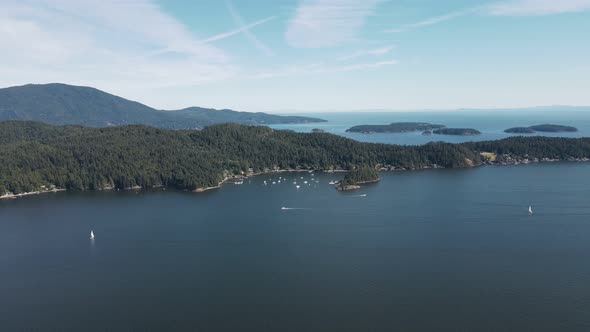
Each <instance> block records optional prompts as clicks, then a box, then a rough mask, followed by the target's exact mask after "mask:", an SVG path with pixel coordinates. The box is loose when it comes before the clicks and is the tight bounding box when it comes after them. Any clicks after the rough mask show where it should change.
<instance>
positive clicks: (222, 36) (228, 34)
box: [201, 16, 276, 43]
mask: <svg viewBox="0 0 590 332" xmlns="http://www.w3.org/2000/svg"><path fill="white" fill-rule="evenodd" d="M275 18H276V16H270V17H267V18H265V19H262V20H259V21H256V22H253V23H250V24H247V25H243V26H241V27H239V28H237V29H235V30H232V31H228V32H224V33H220V34H218V35H215V36H211V37H209V38H207V39H203V40H201V42H203V43H211V42H214V41H218V40H222V39H225V38H228V37H231V36H234V35H237V34H238V33H242V32H246V31H248V30H250V29H252V28H254V27H255V26H258V25H261V24H264V23H266V22H268V21H271V20H274V19H275Z"/></svg>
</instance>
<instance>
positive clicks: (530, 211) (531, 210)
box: [529, 205, 533, 214]
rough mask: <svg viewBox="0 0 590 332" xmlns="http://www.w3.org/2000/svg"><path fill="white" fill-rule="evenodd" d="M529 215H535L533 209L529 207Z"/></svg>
mask: <svg viewBox="0 0 590 332" xmlns="http://www.w3.org/2000/svg"><path fill="white" fill-rule="evenodd" d="M529 213H530V214H533V207H532V206H530V205H529Z"/></svg>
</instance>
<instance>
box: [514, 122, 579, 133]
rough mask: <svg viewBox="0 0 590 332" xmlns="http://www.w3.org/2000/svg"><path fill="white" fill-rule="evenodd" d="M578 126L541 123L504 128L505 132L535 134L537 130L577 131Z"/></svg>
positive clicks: (550, 131) (551, 131) (544, 131)
mask: <svg viewBox="0 0 590 332" xmlns="http://www.w3.org/2000/svg"><path fill="white" fill-rule="evenodd" d="M576 131H578V128H576V127H571V126H563V125H555V124H541V125H535V126H530V127H514V128H508V129H506V130H504V132H505V133H510V134H534V133H536V132H543V133H561V132H568V133H572V132H576Z"/></svg>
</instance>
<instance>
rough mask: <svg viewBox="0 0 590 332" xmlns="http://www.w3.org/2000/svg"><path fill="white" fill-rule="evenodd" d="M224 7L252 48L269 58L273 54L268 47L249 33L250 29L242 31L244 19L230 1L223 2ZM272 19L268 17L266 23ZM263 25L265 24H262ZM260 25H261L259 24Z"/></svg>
mask: <svg viewBox="0 0 590 332" xmlns="http://www.w3.org/2000/svg"><path fill="white" fill-rule="evenodd" d="M225 6H226V7H227V10H228V11H229V14H230V15H231V17H232V19H233V20H234V23H235V24H236V25H237V26H239V27H241V31H240V32H243V33H244V35H245V36H246V38H247V39H248V40H249V41H250V43H252V45H254V47H256V48H258V49H259V50H260V51H262V52H263V53H264V54H266V55H268V56H271V55H274V52H273V51H272V50H271V49H270V48H269V47H268V46H266V45H265V44H264V43H263V42H261V41H260V40H259V39H258V38H257V37H256V36H255V35H254V34H253V33H252V32H251V31H250V28H251V27H250V28H248V29H243V28H244V27H245V26H246V25H245V24H244V19H243V18H242V16H241V15H240V14H239V13H238V11H237V10H236V8H235V7H234V5H233V3H232V2H231V0H227V1H226V2H225ZM272 18H273V17H269V18H267V19H266V21H270V20H271V19H272ZM263 23H265V22H263ZM260 24H262V23H260Z"/></svg>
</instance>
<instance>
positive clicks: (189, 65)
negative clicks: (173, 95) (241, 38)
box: [0, 0, 236, 100]
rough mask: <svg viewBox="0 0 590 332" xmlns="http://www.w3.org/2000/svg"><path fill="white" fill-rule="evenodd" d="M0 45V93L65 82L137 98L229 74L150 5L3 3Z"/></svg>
mask: <svg viewBox="0 0 590 332" xmlns="http://www.w3.org/2000/svg"><path fill="white" fill-rule="evenodd" d="M0 38H1V39H0V40H1V42H2V51H1V52H0V72H2V75H1V76H0V86H10V85H17V84H24V83H30V82H34V83H43V82H65V83H71V84H83V85H92V86H96V87H99V88H102V89H106V90H107V91H112V92H115V93H120V94H122V95H123V96H126V97H135V98H138V97H140V96H141V94H143V95H145V94H146V91H147V90H148V89H150V88H151V89H156V88H157V87H162V86H171V85H191V84H200V83H206V82H212V81H218V80H224V79H227V78H229V77H233V76H234V75H235V72H236V69H235V67H234V65H233V63H232V59H231V57H230V56H229V55H228V54H227V53H226V52H224V51H222V50H221V49H219V48H216V47H213V46H211V45H208V44H205V43H203V42H202V41H200V40H199V38H197V37H196V36H194V35H193V34H192V33H191V32H190V31H189V30H188V29H187V28H186V27H185V26H183V25H182V24H181V23H179V22H178V21H176V20H175V19H173V18H172V17H170V16H169V15H167V14H165V13H163V12H162V11H161V10H160V8H159V7H158V6H157V5H155V4H154V3H153V2H152V1H150V0H133V1H116V0H85V1H78V0H31V1H20V0H3V1H1V2H0ZM140 100H141V98H140Z"/></svg>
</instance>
